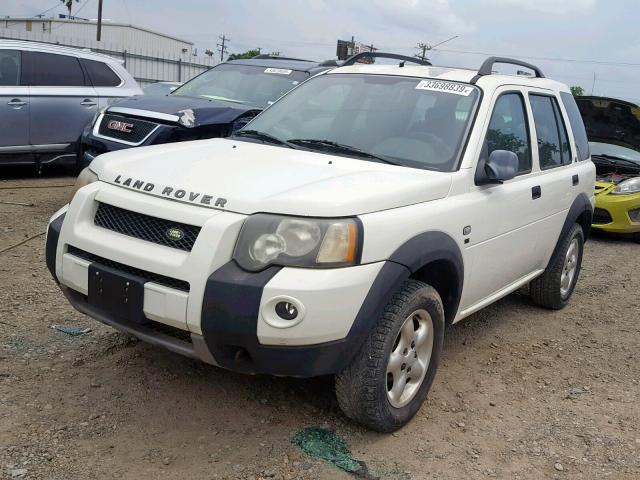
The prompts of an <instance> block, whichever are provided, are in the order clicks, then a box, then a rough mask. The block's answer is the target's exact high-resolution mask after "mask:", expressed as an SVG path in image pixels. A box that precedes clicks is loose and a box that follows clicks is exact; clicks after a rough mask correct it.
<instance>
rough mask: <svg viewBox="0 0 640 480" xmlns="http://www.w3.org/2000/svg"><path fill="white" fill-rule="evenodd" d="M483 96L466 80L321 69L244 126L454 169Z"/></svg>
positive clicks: (327, 147) (325, 147)
mask: <svg viewBox="0 0 640 480" xmlns="http://www.w3.org/2000/svg"><path fill="white" fill-rule="evenodd" d="M478 96H479V91H478V89H477V88H476V87H473V86H471V85H467V84H462V83H454V82H442V81H437V80H424V79H420V78H411V77H399V76H384V75H360V74H328V75H320V76H318V77H315V78H314V79H312V80H310V81H309V82H307V83H305V84H304V85H302V86H301V87H300V88H297V89H296V90H294V91H293V92H291V93H290V94H289V95H287V96H286V97H285V98H283V99H282V100H281V101H279V102H277V103H276V104H275V105H273V106H272V107H271V108H269V109H267V110H266V111H265V112H263V113H262V114H261V115H259V116H258V117H256V119H255V120H253V121H252V122H251V123H250V124H249V126H248V127H247V128H248V129H251V130H253V131H258V132H262V133H265V134H268V135H270V136H272V137H275V138H277V139H280V140H282V141H288V142H291V143H293V144H297V145H301V146H303V147H304V148H308V149H312V150H318V151H330V152H331V153H333V154H338V155H339V154H343V155H347V156H349V155H352V154H357V153H358V152H357V151H360V153H359V154H358V155H356V156H359V157H361V158H363V159H365V160H366V159H367V158H366V155H363V153H364V154H367V155H369V156H370V158H369V159H370V160H372V161H375V160H376V157H377V159H378V160H381V159H384V160H385V161H387V162H388V163H395V164H398V165H403V166H410V167H416V168H425V169H431V170H441V171H452V170H455V169H456V168H457V165H458V159H459V157H460V152H461V150H462V145H463V144H464V139H465V137H466V134H467V131H468V127H469V124H470V122H471V119H472V117H473V113H474V110H475V106H476V103H477V100H478ZM331 142H332V143H333V144H334V145H331ZM335 144H338V145H337V146H336V145H335ZM346 146H348V147H350V148H345V147H346Z"/></svg>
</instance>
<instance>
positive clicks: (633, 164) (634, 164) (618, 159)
mask: <svg viewBox="0 0 640 480" xmlns="http://www.w3.org/2000/svg"><path fill="white" fill-rule="evenodd" d="M591 156H592V157H597V158H602V159H604V160H606V161H608V162H609V163H610V164H611V163H614V164H616V163H617V164H624V165H630V166H631V167H634V168H637V169H640V162H636V161H634V160H629V159H628V158H622V157H617V156H615V155H608V154H606V153H592V154H591Z"/></svg>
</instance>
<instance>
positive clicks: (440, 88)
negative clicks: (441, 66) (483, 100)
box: [416, 80, 473, 97]
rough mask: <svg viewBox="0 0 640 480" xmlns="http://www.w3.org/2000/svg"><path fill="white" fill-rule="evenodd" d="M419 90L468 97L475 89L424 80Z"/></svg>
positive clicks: (417, 87) (467, 86) (418, 86)
mask: <svg viewBox="0 0 640 480" xmlns="http://www.w3.org/2000/svg"><path fill="white" fill-rule="evenodd" d="M416 89H417V90H430V91H432V92H445V93H453V94H455V95H463V96H465V97H468V96H469V95H470V94H471V92H473V87H471V86H469V85H462V84H460V83H452V82H441V81H440V80H422V81H421V82H420V83H419V84H418V85H417V86H416Z"/></svg>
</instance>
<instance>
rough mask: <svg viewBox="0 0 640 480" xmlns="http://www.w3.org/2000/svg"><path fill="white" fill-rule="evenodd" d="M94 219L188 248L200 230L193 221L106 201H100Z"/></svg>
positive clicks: (124, 231)
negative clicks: (173, 220)
mask: <svg viewBox="0 0 640 480" xmlns="http://www.w3.org/2000/svg"><path fill="white" fill-rule="evenodd" d="M94 223H95V224H96V225H97V226H98V227H102V228H106V229H108V230H112V231H114V232H118V233H121V234H123V235H128V236H130V237H135V238H139V239H141V240H146V241H147V242H152V243H157V244H160V245H165V246H167V247H172V248H177V249H179V250H185V251H187V252H190V251H191V249H192V248H193V244H194V243H195V241H196V238H198V234H199V233H200V227H196V226H194V225H187V224H184V223H179V222H172V221H171V220H165V219H163V218H157V217H152V216H149V215H144V214H142V213H137V212H132V211H131V210H125V209H124V208H119V207H114V206H113V205H109V204H107V203H100V204H99V205H98V210H97V211H96V216H95V218H94Z"/></svg>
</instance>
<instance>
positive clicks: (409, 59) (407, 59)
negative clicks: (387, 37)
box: [342, 52, 431, 67]
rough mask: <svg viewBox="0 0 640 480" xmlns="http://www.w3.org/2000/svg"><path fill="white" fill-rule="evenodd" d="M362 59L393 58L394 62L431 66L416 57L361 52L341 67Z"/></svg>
mask: <svg viewBox="0 0 640 480" xmlns="http://www.w3.org/2000/svg"><path fill="white" fill-rule="evenodd" d="M363 58H393V59H394V60H401V61H402V62H411V63H417V64H418V65H425V66H429V67H430V66H431V62H429V61H428V60H422V59H420V58H416V57H409V56H407V55H398V54H396V53H384V52H362V53H356V54H355V55H352V56H350V57H349V58H347V59H346V60H345V61H344V62H343V63H342V66H343V67H347V66H349V65H353V64H354V63H356V62H357V61H358V60H361V59H363Z"/></svg>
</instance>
